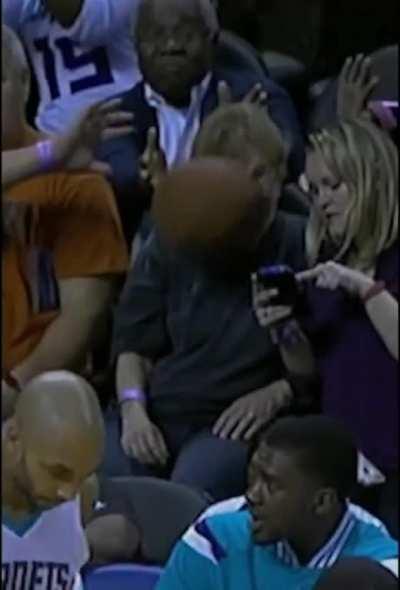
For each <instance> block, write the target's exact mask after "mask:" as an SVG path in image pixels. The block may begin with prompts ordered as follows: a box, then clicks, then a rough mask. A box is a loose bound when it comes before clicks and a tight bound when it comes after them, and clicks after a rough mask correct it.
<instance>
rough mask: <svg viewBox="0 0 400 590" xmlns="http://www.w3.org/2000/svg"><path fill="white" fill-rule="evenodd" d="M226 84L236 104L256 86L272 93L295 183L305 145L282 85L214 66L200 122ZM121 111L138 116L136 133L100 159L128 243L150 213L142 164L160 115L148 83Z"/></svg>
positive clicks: (270, 102)
mask: <svg viewBox="0 0 400 590" xmlns="http://www.w3.org/2000/svg"><path fill="white" fill-rule="evenodd" d="M221 80H224V81H226V82H227V83H228V85H229V87H230V88H231V90H232V94H233V98H234V100H240V99H242V98H243V97H244V96H245V95H246V94H247V93H248V92H249V90H251V89H252V88H253V86H254V85H255V84H257V83H261V84H262V86H263V88H264V89H265V90H266V92H267V93H268V109H269V112H270V114H271V117H272V119H273V120H274V121H275V123H276V124H277V125H278V127H279V128H280V129H281V131H282V133H283V135H284V137H285V140H286V142H287V144H288V146H289V148H290V176H291V178H297V177H298V176H299V174H300V173H301V172H302V170H303V165H304V142H303V136H302V133H301V129H300V124H299V121H298V118H297V114H296V111H295V108H294V105H293V103H292V100H291V98H290V97H289V95H288V94H287V93H286V91H285V90H283V89H282V88H281V87H280V86H278V85H277V84H276V83H275V82H274V81H272V80H271V79H270V78H269V77H268V76H267V75H264V76H262V75H261V71H260V72H257V71H252V70H251V69H249V68H247V69H241V70H238V69H237V68H234V67H228V68H227V67H219V66H216V68H215V69H214V72H213V76H212V79H211V83H210V86H209V89H208V91H207V93H206V95H205V97H204V101H203V105H202V109H201V120H204V119H205V118H206V117H207V116H208V115H209V114H210V113H211V112H212V111H214V110H215V109H216V108H217V106H218V96H217V87H218V83H219V82H220V81H221ZM122 98H123V104H122V109H123V110H127V111H130V112H133V113H134V115H135V121H134V124H135V131H134V132H133V133H132V134H130V135H128V136H125V137H122V138H119V139H116V140H112V141H109V142H107V143H106V144H104V145H103V146H102V148H101V149H100V153H99V157H100V158H101V159H102V160H104V161H107V162H108V163H109V164H110V165H111V167H112V170H113V178H112V183H113V186H114V190H115V192H116V196H117V202H118V207H119V210H120V213H121V217H122V223H123V226H124V230H125V235H126V237H127V240H128V241H129V242H131V240H132V238H133V236H134V233H135V231H136V229H137V226H138V224H139V222H140V219H141V216H142V213H143V210H144V209H145V208H146V205H147V204H148V201H147V203H146V200H147V199H146V195H144V193H143V190H142V189H141V187H140V185H139V176H138V172H139V160H140V157H141V155H142V154H143V152H144V150H145V148H146V140H147V132H148V130H149V128H150V127H157V126H158V122H157V115H156V110H155V109H154V108H153V107H151V106H149V104H148V103H147V101H146V98H145V93H144V82H140V83H139V84H137V85H136V86H135V87H134V88H133V89H132V90H129V91H128V92H126V93H125V94H124V95H122Z"/></svg>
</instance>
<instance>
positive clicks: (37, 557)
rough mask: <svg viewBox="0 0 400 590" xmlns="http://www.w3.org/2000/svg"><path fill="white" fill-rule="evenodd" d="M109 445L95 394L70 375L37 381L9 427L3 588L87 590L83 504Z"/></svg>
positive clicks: (24, 394)
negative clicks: (82, 577) (83, 573)
mask: <svg viewBox="0 0 400 590" xmlns="http://www.w3.org/2000/svg"><path fill="white" fill-rule="evenodd" d="M103 448H104V426H103V419H102V414H101V410H100V406H99V403H98V400H97V397H96V394H95V392H94V391H93V389H92V388H91V387H90V386H89V384H88V383H87V382H86V381H84V380H83V379H81V378H80V377H77V376H75V375H73V374H71V373H68V372H52V373H46V374H43V375H41V376H40V377H37V378H35V379H34V380H32V381H31V382H30V383H29V385H28V386H27V387H26V388H25V389H24V390H23V392H22V393H21V394H20V395H19V396H18V398H17V400H16V405H15V411H14V412H13V413H12V415H11V417H9V418H8V419H7V420H6V421H5V422H4V423H3V425H2V545H3V547H2V550H3V553H2V576H1V587H2V589H3V590H25V589H26V588H29V589H30V590H42V589H43V588H46V590H71V589H74V590H75V588H76V589H78V588H81V585H80V580H79V572H80V570H81V568H82V566H83V565H84V564H85V563H86V561H87V560H88V558H89V550H88V545H87V541H86V537H85V533H84V530H83V527H82V523H81V505H80V500H81V499H83V498H82V496H84V495H85V492H84V487H85V482H87V480H88V478H90V476H92V474H94V472H95V470H96V469H97V467H98V465H99V462H100V460H101V457H102V454H103Z"/></svg>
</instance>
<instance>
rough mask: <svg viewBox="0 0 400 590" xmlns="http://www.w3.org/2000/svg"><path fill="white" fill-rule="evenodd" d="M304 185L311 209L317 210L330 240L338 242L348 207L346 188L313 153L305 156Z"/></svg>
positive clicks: (343, 227)
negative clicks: (315, 208) (326, 227)
mask: <svg viewBox="0 0 400 590" xmlns="http://www.w3.org/2000/svg"><path fill="white" fill-rule="evenodd" d="M305 185H306V186H305V188H306V189H307V192H308V194H309V196H310V198H311V201H312V205H313V207H317V208H318V210H319V212H320V213H321V214H322V216H323V217H324V219H325V221H326V224H327V226H328V232H329V234H330V236H331V238H332V239H333V240H334V241H335V242H339V241H340V240H341V239H342V238H343V236H344V232H345V229H346V219H347V212H348V209H349V205H350V195H349V189H348V186H347V185H346V183H345V182H344V181H343V179H342V178H338V177H337V176H336V175H335V174H333V172H332V170H330V169H329V168H328V166H327V165H326V163H325V161H324V159H323V158H322V156H321V155H320V154H318V153H317V152H314V151H310V152H308V154H307V159H306V170H305Z"/></svg>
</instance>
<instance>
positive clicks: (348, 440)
mask: <svg viewBox="0 0 400 590" xmlns="http://www.w3.org/2000/svg"><path fill="white" fill-rule="evenodd" d="M303 4H307V6H306V7H305V6H303ZM330 4H331V3H327V2H322V1H320V2H318V1H316V0H315V1H313V2H307V3H303V2H290V3H286V2H283V3H282V2H280V3H277V2H272V1H271V2H261V3H260V2H257V1H256V0H253V1H252V2H235V3H232V2H224V1H223V0H220V2H212V1H211V0H114V1H113V0H65V1H61V0H43V1H41V0H3V8H2V10H3V28H2V211H3V225H2V244H3V250H2V265H3V270H2V272H3V275H2V277H3V281H2V294H3V297H2V320H3V328H2V410H3V421H4V420H6V419H8V418H9V417H10V416H12V414H13V408H14V407H15V403H16V399H18V396H19V395H20V394H21V391H23V390H24V389H25V388H26V387H28V386H29V384H30V383H31V382H32V380H34V379H36V378H38V377H40V375H43V374H45V373H47V372H49V371H56V370H67V371H73V372H74V373H76V374H79V375H80V376H82V377H84V378H85V379H86V380H87V381H88V382H89V383H90V384H91V385H92V386H93V388H94V389H95V391H96V393H97V395H98V399H99V400H100V403H101V406H102V410H103V415H104V421H105V428H106V444H105V451H104V454H103V457H102V462H101V465H100V467H99V468H98V470H97V472H96V476H95V477H93V478H92V479H91V483H90V485H91V498H92V501H91V507H90V509H89V510H88V512H90V517H89V518H88V521H87V522H86V533H87V538H88V541H89V545H90V548H91V560H92V563H93V564H101V563H113V562H120V561H127V562H152V563H158V564H160V565H165V564H166V563H167V561H168V559H169V558H170V556H171V552H172V549H173V547H174V545H175V543H176V542H177V541H178V539H179V537H180V535H181V534H182V533H183V531H184V530H185V529H186V528H187V527H188V526H189V525H191V524H193V522H194V521H195V519H196V518H197V517H198V516H199V514H200V513H201V512H203V511H204V510H206V509H207V508H208V512H205V515H203V517H202V518H201V519H200V520H199V521H197V522H196V523H195V524H194V525H193V527H192V528H190V529H189V531H188V532H187V533H186V535H185V536H184V537H183V539H182V540H181V541H180V542H179V543H178V545H177V546H176V549H175V551H174V552H173V554H172V558H171V561H170V562H169V565H168V567H167V569H166V572H165V575H164V577H163V578H162V579H161V582H160V588H162V589H163V590H181V589H182V590H183V589H184V588H187V589H188V590H189V589H190V590H202V589H204V590H205V589H206V588H210V589H211V588H216V589H218V590H236V588H243V589H246V590H247V588H249V589H253V588H254V589H255V588H259V587H260V588H261V587H263V586H258V585H257V584H260V583H261V580H262V579H266V578H267V576H272V578H271V579H276V580H278V579H279V580H280V583H281V584H284V587H285V588H286V587H287V588H289V587H290V586H289V584H290V583H292V582H290V577H288V578H285V575H289V574H288V571H287V570H285V568H283V566H282V568H281V569H279V567H278V566H277V559H276V557H275V554H272V549H271V552H270V553H268V554H265V555H264V554H263V555H264V556H261V557H260V554H259V553H257V550H258V549H259V547H262V546H263V544H268V543H269V544H271V543H275V542H276V543H277V545H276V548H277V549H276V550H277V555H278V557H279V559H280V560H281V563H282V564H285V567H286V566H287V565H288V564H289V565H290V564H292V565H293V566H294V565H295V564H296V563H298V562H297V561H295V560H296V559H298V560H299V562H300V563H303V562H304V563H308V564H309V565H308V566H307V567H308V574H307V575H308V578H307V584H309V585H308V586H304V588H306V587H307V588H311V587H314V586H312V585H311V584H317V582H318V584H319V585H318V588H320V589H321V590H323V588H326V589H328V588H331V587H332V588H340V587H344V586H343V585H342V586H341V585H340V584H343V581H341V580H347V581H348V582H347V583H350V580H352V579H353V578H352V577H351V576H354V575H356V573H357V571H358V570H360V571H361V570H363V571H364V570H365V571H364V574H363V575H365V576H366V577H367V578H368V579H369V582H370V581H371V580H372V579H373V577H374V576H377V579H378V578H379V576H384V573H385V572H384V570H383V569H379V570H377V571H375V570H373V569H372V570H371V572H370V574H369V575H368V571H369V570H368V568H373V567H374V565H373V564H372V563H371V562H366V563H362V562H360V563H358V564H352V563H351V560H349V564H348V567H347V569H346V561H344V564H343V566H344V567H343V571H341V568H340V564H338V565H339V567H338V568H337V570H338V571H335V568H333V570H332V572H333V575H332V579H331V581H329V579H327V580H326V581H325V580H324V577H323V576H322V578H321V579H320V580H319V581H318V578H319V574H320V573H321V570H322V569H327V568H328V567H330V566H332V565H333V564H334V563H335V562H336V561H337V559H338V555H339V553H340V552H341V551H342V549H343V547H344V546H345V543H350V545H351V543H353V544H352V545H351V547H350V545H346V547H347V549H348V551H347V556H348V557H370V558H372V559H373V560H374V561H376V562H381V563H384V562H386V561H387V559H388V556H387V555H385V552H384V550H383V549H382V551H381V553H379V551H380V549H379V551H378V549H377V550H376V551H375V547H378V545H379V543H378V541H376V538H378V536H379V535H387V538H388V539H389V538H390V537H389V535H390V536H391V537H392V538H393V539H397V538H398V493H399V466H398V461H399V457H398V437H399V432H398V416H397V414H398V367H397V363H398V274H399V266H398V119H397V117H398V111H397V109H398V89H397V84H396V83H395V82H394V79H395V77H396V76H397V67H398V48H397V47H395V46H391V44H392V43H393V42H394V33H393V31H392V30H391V26H392V22H395V21H394V20H393V21H392V19H391V18H390V15H389V12H388V11H389V9H390V7H388V10H387V11H380V12H379V18H380V20H379V22H382V26H379V23H378V21H376V20H375V22H372V16H371V14H372V12H373V9H372V5H371V7H370V6H369V3H368V2H365V6H364V12H363V14H362V18H364V19H365V21H363V22H365V27H361V30H362V31H363V35H362V36H358V37H356V36H354V35H353V33H352V31H354V26H355V22H356V20H357V17H356V16H355V15H354V14H353V13H352V12H350V11H349V8H348V3H347V4H346V6H341V3H339V7H338V3H335V13H336V14H335V15H333V14H331V10H332V7H331V6H330ZM388 4H390V3H388ZM294 5H295V6H294ZM374 5H375V4H374ZM339 8H340V10H342V11H343V15H344V13H346V15H348V16H347V17H346V18H345V17H344V16H343V17H342V15H341V12H340V10H339ZM369 13H371V14H369ZM350 14H351V16H350ZM360 14H361V13H360ZM367 15H369V17H368V19H367ZM373 17H374V19H375V17H376V15H375V13H373ZM369 18H371V21H370V20H369ZM376 18H377V17H376ZM344 21H345V26H344V25H343V27H344V29H345V31H346V34H343V35H341V34H339V31H340V30H341V24H342V23H343V22H344ZM300 22H301V26H300ZM367 23H372V24H367ZM358 24H359V23H358ZM353 25H354V26H353ZM299 29H301V30H299ZM359 30H360V28H359V26H357V31H359ZM332 31H335V34H336V35H337V39H339V41H338V44H336V37H333V33H332ZM349 56H350V57H349ZM191 183H192V184H191ZM255 186H256V187H257V198H253V197H254V187H255ZM203 195H204V198H203ZM196 200H197V204H196ZM199 201H200V202H201V204H200V205H199V204H198V202H199ZM192 202H193V203H195V205H194V206H193V207H191V205H190V206H189V205H188V206H187V210H186V205H185V203H192ZM191 215H192V216H193V218H191V217H190V216H191ZM180 219H182V220H183V221H182V223H181V222H180ZM221 219H224V220H225V221H224V222H221V221H220V220H221ZM213 223H215V227H220V226H221V227H222V226H223V225H224V223H225V224H229V223H231V225H230V226H229V232H228V233H227V236H225V237H224V239H222V238H221V239H220V241H218V240H216V241H215V242H213V241H212V239H211V238H207V239H208V240H209V242H208V244H207V247H204V251H202V253H201V256H197V252H196V254H194V253H192V252H187V251H184V248H183V247H182V248H181V245H182V243H183V241H184V240H183V237H182V235H183V233H184V231H187V232H189V233H190V232H192V233H193V235H194V234H196V236H199V237H198V239H201V238H202V236H201V232H203V236H206V235H207V236H208V235H211V234H212V231H211V229H210V228H212V227H213ZM185 224H186V225H185ZM218 224H220V226H219V225H218ZM186 226H187V228H188V229H187V228H186ZM196 226H197V229H196ZM193 228H195V229H193ZM168 232H169V237H170V240H168V239H167V237H166V236H167V234H168ZM171 236H172V238H171ZM204 242H206V238H205V237H204ZM172 244H173V245H172ZM203 246H204V244H203ZM271 268H274V269H275V272H278V270H277V269H281V270H280V272H282V268H283V269H285V272H286V273H287V274H288V276H289V278H291V279H292V281H293V284H295V293H296V297H295V299H293V298H292V299H290V300H289V299H287V300H280V299H279V293H278V291H276V289H275V287H272V288H271V287H269V288H268V286H266V284H264V283H263V280H262V277H261V274H260V269H271ZM285 276H286V275H285ZM274 284H275V283H274ZM293 289H294V287H293ZM299 449H300V450H299ZM300 455H301V460H300V459H299V456H300ZM122 477H123V478H124V480H121V479H120V478H122ZM143 477H148V478H153V479H151V481H152V482H153V485H154V486H155V487H154V490H155V491H154V494H155V498H158V496H157V494H160V496H159V497H160V498H165V502H166V505H168V506H170V509H169V510H167V511H166V512H168V514H167V513H163V512H162V510H161V513H160V510H159V511H158V512H157V509H156V508H155V506H154V505H153V506H152V507H151V508H149V506H147V507H146V506H144V505H143V499H144V497H145V496H146V495H147V494H151V493H152V492H151V486H150V488H149V489H148V488H147V486H146V485H145V484H143V481H145V482H146V481H147V480H142V479H141V478H143ZM275 478H276V479H277V482H278V483H276V484H275V483H274V481H275ZM158 480H160V481H158ZM316 480H317V482H318V483H316ZM149 481H150V480H149ZM141 485H144V488H143V491H142V492H141V487H140V486H141ZM163 486H166V487H163ZM168 486H171V487H170V488H168ZM300 488H301V489H300ZM276 490H278V491H276ZM281 490H283V491H281ZM75 493H76V490H75ZM169 494H170V496H169ZM180 494H182V498H181V499H180ZM185 494H192V495H193V496H191V497H190V498H191V501H190V502H189V501H188V500H187V498H186V496H185ZM232 498H236V500H234V501H233V502H234V503H233V504H232V502H231V500H232ZM285 498H286V499H285ZM350 500H351V502H352V504H351V505H350ZM161 501H163V500H161ZM186 501H188V508H187V510H186V508H185V503H186ZM225 501H228V503H227V504H221V506H222V508H220V512H218V507H219V506H220V505H219V504H217V503H219V502H223V503H224V502H225ZM179 502H181V504H180V507H181V512H180V511H179V510H178V509H177V505H179ZM230 502H231V503H230ZM156 503H157V501H156ZM353 503H354V504H353ZM214 504H217V507H216V508H215V507H214ZM355 505H357V507H356V506H355ZM105 506H107V509H104V507H105ZM189 506H191V508H190V507H189ZM210 506H211V508H209V507H210ZM347 506H352V508H347ZM358 506H361V507H362V508H363V509H365V510H368V512H369V513H371V514H372V515H373V516H374V517H376V519H379V522H378V520H374V519H373V518H371V519H370V520H368V518H367V517H366V516H365V514H367V513H366V512H363V511H361V508H358ZM152 510H153V511H154V513H153V518H152V522H151V523H149V516H148V515H147V516H146V514H147V513H148V512H149V511H150V512H151V511H152ZM352 510H353V512H352ZM357 511H358V512H357ZM361 512H362V514H363V515H364V516H362V515H361V516H360V514H361ZM217 513H218V514H220V515H219V516H218V515H217ZM249 514H250V515H251V518H252V519H253V527H255V529H254V530H255V536H254V538H253V541H252V542H254V545H255V547H256V549H255V551H254V554H252V557H253V558H254V559H255V560H256V561H257V560H261V561H260V565H259V566H258V569H257V572H258V574H257V575H258V576H260V578H259V579H257V580H255V581H254V580H253V581H251V580H250V577H248V576H250V573H249V571H250V570H251V567H250V566H249V565H248V564H247V565H243V563H242V562H241V561H240V560H241V557H237V556H238V555H241V553H240V551H241V549H240V547H239V545H240V543H241V542H242V541H240V540H238V539H239V536H240V534H241V535H243V538H244V536H245V533H244V532H243V531H244V530H245V528H246V527H247V526H248V519H249V518H250V517H249ZM221 515H224V518H225V517H226V518H227V520H226V521H223V520H218V519H219V518H220V519H221V518H222V516H221ZM229 515H230V516H229ZM351 518H352V519H353V520H354V523H353V521H351V522H350V520H351ZM246 519H247V520H246ZM346 519H347V520H346ZM150 520H151V519H150ZM267 522H268V523H269V524H268V525H266V524H265V523H267ZM224 523H225V524H224ZM254 523H255V524H254ZM338 523H340V525H339V526H338ZM372 523H374V524H372ZM257 527H258V528H257ZM351 527H358V529H357V531H358V532H357V534H358V538H359V539H361V541H360V547H361V545H362V543H363V542H364V541H363V539H365V543H364V545H363V547H362V550H360V551H359V552H358V549H359V548H360V547H358V545H357V542H358V541H357V542H356V541H354V542H353V540H351V541H349V540H348V537H346V536H345V534H344V530H345V529H346V530H348V531H349V532H348V534H349V535H350V534H351V533H350V529H351ZM363 527H364V528H363ZM368 527H370V529H368V530H367V528H368ZM372 527H376V530H375V529H374V531H372ZM384 527H386V528H384ZM148 528H150V529H156V530H157V535H158V537H160V538H163V539H164V541H162V540H158V541H157V542H156V543H153V541H152V540H151V539H152V533H151V532H148ZM336 529H337V535H336V533H335V535H334V536H333V537H332V531H335V530H336ZM354 530H355V529H354ZM378 530H379V535H378V532H377V531H378ZM382 530H384V531H385V532H382ZM238 531H239V533H238ZM371 531H372V532H371ZM346 534H347V533H346ZM354 534H355V533H354ZM148 535H149V536H148ZM153 536H154V532H153ZM307 537H309V538H308V540H307ZM331 537H332V539H331ZM149 539H150V541H149ZM285 539H286V540H289V541H292V543H291V546H289V544H286V545H285V543H283V541H284V540H285ZM329 539H331V540H330V541H329ZM371 539H372V541H371ZM333 540H334V541H335V545H334V550H335V551H336V550H337V554H335V555H336V557H334V551H333V549H332V547H333V545H332V544H333ZM278 541H282V543H281V544H280V543H279V542H278ZM328 541H329V543H330V544H331V546H330V550H329V543H328ZM243 542H244V541H243ZM393 542H394V541H393ZM163 543H164V544H163ZM296 543H297V545H296V546H295V547H294V544H296ZM326 543H327V545H326V547H325V549H324V550H320V549H321V547H322V546H323V545H324V544H326ZM340 543H342V545H340ZM372 546H373V547H374V550H370V549H369V547H372ZM383 546H384V542H383V541H382V547H383ZM257 547H258V549H257ZM349 547H350V548H349ZM379 547H381V545H379ZM274 550H275V549H274ZM318 550H320V552H319V553H318ZM221 551H222V553H221ZM329 551H330V552H329ZM313 558H314V559H313ZM224 560H225V561H224ZM235 560H237V563H236V566H235ZM291 560H292V561H291ZM302 560H303V561H302ZM313 561H314V566H315V567H313V565H312V563H313ZM261 562H262V563H261ZM317 562H318V563H319V565H318V563H317ZM224 563H225V564H228V565H224ZM257 563H258V561H257ZM221 564H222V565H221ZM240 564H241V565H240ZM310 564H311V565H310ZM315 564H317V565H315ZM321 564H322V565H321ZM386 565H387V564H386ZM235 567H240V573H239V570H235ZM296 567H297V566H296ZM224 568H225V569H224ZM246 568H250V569H249V570H248V571H247V569H246ZM189 571H190V572H191V575H193V576H194V578H196V580H194V581H193V582H190V584H191V585H189V583H188V582H187V581H184V580H185V579H186V576H187V575H188V572H189ZM194 572H195V573H194ZM355 572H356V573H355ZM365 572H366V573H365ZM317 574H318V575H317ZM238 576H239V578H240V576H244V577H243V579H241V581H240V584H239V585H237V586H236V585H235V583H237V582H234V581H233V579H234V578H235V579H236V578H237V577H238ZM274 576H275V577H276V578H274ZM335 576H336V577H335ZM346 576H347V577H346ZM355 579H356V578H354V580H355ZM335 580H336V581H335ZM298 583H300V582H298ZM302 583H305V582H304V580H303V582H302ZM356 583H357V582H354V584H356ZM359 583H360V584H361V583H364V582H361V578H360V582H359ZM382 583H384V582H382ZM388 583H390V580H389V582H388ZM252 584H253V585H252ZM329 584H331V585H329ZM334 584H336V585H334ZM377 584H379V582H377ZM278 587H279V586H276V588H278ZM282 587H283V586H282ZM301 587H302V588H303V586H301ZM315 587H317V586H315ZM347 587H350V586H347ZM353 587H356V585H354V586H353ZM357 587H360V588H364V586H361V585H360V586H357ZM368 587H369V586H365V588H368ZM372 587H373V586H371V588H372ZM380 587H382V588H384V587H385V586H379V585H377V586H376V588H380ZM389 587H390V586H388V588H389ZM295 588H296V589H297V590H299V588H300V586H293V589H295Z"/></svg>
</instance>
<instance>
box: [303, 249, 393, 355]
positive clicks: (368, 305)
mask: <svg viewBox="0 0 400 590" xmlns="http://www.w3.org/2000/svg"><path fill="white" fill-rule="evenodd" d="M297 277H298V280H300V281H314V282H315V284H316V286H317V287H320V288H321V289H329V290H332V291H333V290H336V289H338V288H342V289H344V290H345V291H347V292H348V293H349V294H350V295H352V296H353V297H358V298H360V299H361V301H362V302H363V304H364V306H365V310H366V312H367V315H368V317H369V319H370V320H371V323H372V325H373V326H374V328H375V330H376V331H377V332H378V334H379V336H380V337H381V339H382V340H383V342H384V344H385V346H386V348H387V350H388V351H389V353H390V354H391V355H392V357H393V358H395V359H396V360H398V358H399V333H398V325H399V304H398V302H397V301H396V299H395V297H393V295H392V294H391V293H390V292H389V291H388V290H387V288H386V286H385V284H384V283H381V282H380V281H378V282H376V281H374V279H372V278H371V277H369V276H368V275H366V274H364V273H362V272H360V271H358V270H354V269H352V268H348V267H347V266H343V265H342V264H338V263H337V262H333V261H330V262H326V263H324V264H318V265H317V266H316V267H315V268H313V269H311V270H308V271H305V272H302V273H299V274H298V275H297Z"/></svg>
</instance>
